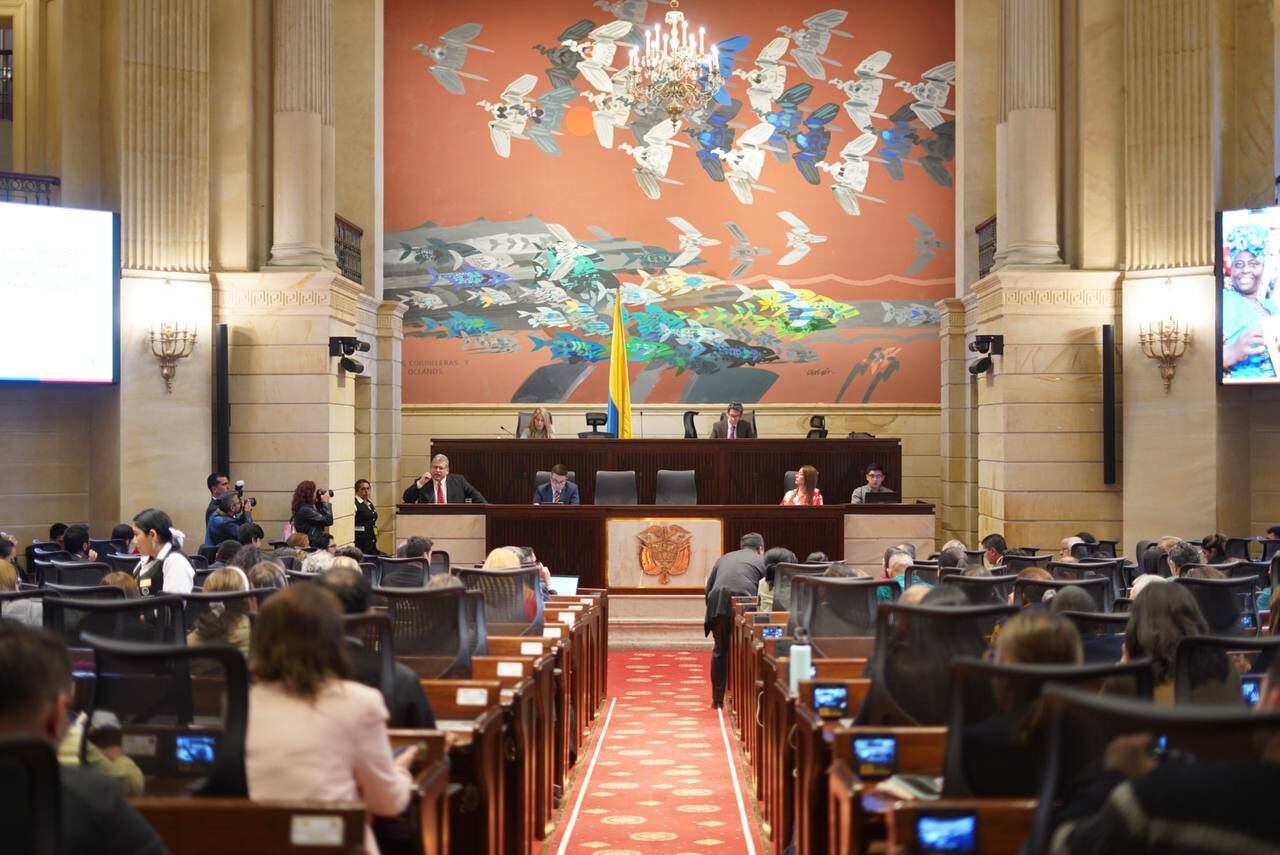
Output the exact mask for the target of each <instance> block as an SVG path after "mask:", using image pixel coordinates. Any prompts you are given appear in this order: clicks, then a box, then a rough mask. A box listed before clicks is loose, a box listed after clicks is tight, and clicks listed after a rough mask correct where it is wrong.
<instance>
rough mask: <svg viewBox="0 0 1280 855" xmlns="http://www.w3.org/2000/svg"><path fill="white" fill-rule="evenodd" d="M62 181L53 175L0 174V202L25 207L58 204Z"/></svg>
mask: <svg viewBox="0 0 1280 855" xmlns="http://www.w3.org/2000/svg"><path fill="white" fill-rule="evenodd" d="M61 186H62V179H60V178H58V177H57V176H54V175H28V174H26V173H25V172H0V202H22V203H24V204H27V205H56V204H58V201H59V199H58V196H59V192H58V191H59V188H61Z"/></svg>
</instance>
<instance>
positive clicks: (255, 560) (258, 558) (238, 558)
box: [228, 546, 306, 573]
mask: <svg viewBox="0 0 1280 855" xmlns="http://www.w3.org/2000/svg"><path fill="white" fill-rule="evenodd" d="M305 557H306V556H305V555H304V556H303V558H305ZM267 559H268V556H267V554H266V553H265V552H263V551H262V550H261V549H259V548H258V547H256V546H242V547H240V551H239V552H237V553H236V555H235V557H234V558H232V559H231V561H230V562H228V563H229V564H230V565H231V566H232V567H239V568H240V569H241V570H244V571H245V572H246V573H247V572H248V571H249V570H252V569H253V568H254V567H257V566H258V564H259V563H260V562H262V561H266V560H267Z"/></svg>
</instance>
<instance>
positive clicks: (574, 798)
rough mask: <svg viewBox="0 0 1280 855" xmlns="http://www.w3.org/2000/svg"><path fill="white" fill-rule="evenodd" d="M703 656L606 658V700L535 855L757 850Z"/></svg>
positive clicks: (745, 794) (626, 654)
mask: <svg viewBox="0 0 1280 855" xmlns="http://www.w3.org/2000/svg"><path fill="white" fill-rule="evenodd" d="M710 658H711V657H710V653H695V652H687V651H657V650H635V651H621V652H616V653H610V654H609V689H610V694H611V697H610V699H609V701H608V703H607V704H606V708H605V714H604V717H603V719H602V721H601V723H600V724H599V725H598V726H597V727H596V729H595V733H594V734H593V735H592V741H591V742H590V743H588V745H587V748H586V750H585V752H584V757H585V763H584V764H583V765H582V766H581V767H580V771H579V772H578V775H577V778H576V779H575V781H574V784H573V789H572V790H571V791H570V792H569V799H568V802H567V805H568V806H567V808H566V810H565V811H564V813H563V815H562V816H561V818H560V822H559V828H558V829H557V831H556V834H555V835H554V836H553V837H552V838H551V840H550V841H549V842H548V844H547V846H546V848H545V849H544V850H543V852H544V853H547V855H553V853H554V855H564V853H577V855H624V853H636V855H640V853H649V852H654V853H658V852H660V853H664V855H681V853H695V852H696V853H705V852H710V851H713V850H715V851H720V852H733V853H738V852H743V853H750V855H755V853H758V852H762V851H763V850H762V849H761V846H760V835H759V830H758V828H757V825H756V818H755V815H754V811H752V810H751V803H750V795H749V791H748V790H747V788H746V785H745V784H744V781H743V778H742V774H741V771H740V769H739V768H738V761H737V757H738V750H737V744H736V742H733V741H732V739H731V737H730V736H729V729H728V722H727V721H725V722H723V724H722V719H721V717H720V711H719V710H713V709H711V708H710V705H711V686H710V678H709V673H708V668H709V665H710ZM730 758H733V759H732V760H731V759H730Z"/></svg>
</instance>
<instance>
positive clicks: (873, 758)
mask: <svg viewBox="0 0 1280 855" xmlns="http://www.w3.org/2000/svg"><path fill="white" fill-rule="evenodd" d="M853 759H854V761H855V763H854V765H855V767H856V768H857V770H858V776H859V777H862V778H887V777H889V776H890V775H892V774H893V769H894V766H895V765H896V763H897V760H898V739H897V737H894V736H855V737H854V738H853Z"/></svg>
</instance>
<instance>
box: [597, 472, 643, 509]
mask: <svg viewBox="0 0 1280 855" xmlns="http://www.w3.org/2000/svg"><path fill="white" fill-rule="evenodd" d="M639 501H640V500H639V496H638V493H637V488H636V471H635V470H634V469H627V470H624V471H621V472H610V471H608V470H601V471H599V472H597V473H596V498H595V503H596V504H597V505H635V504H639Z"/></svg>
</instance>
